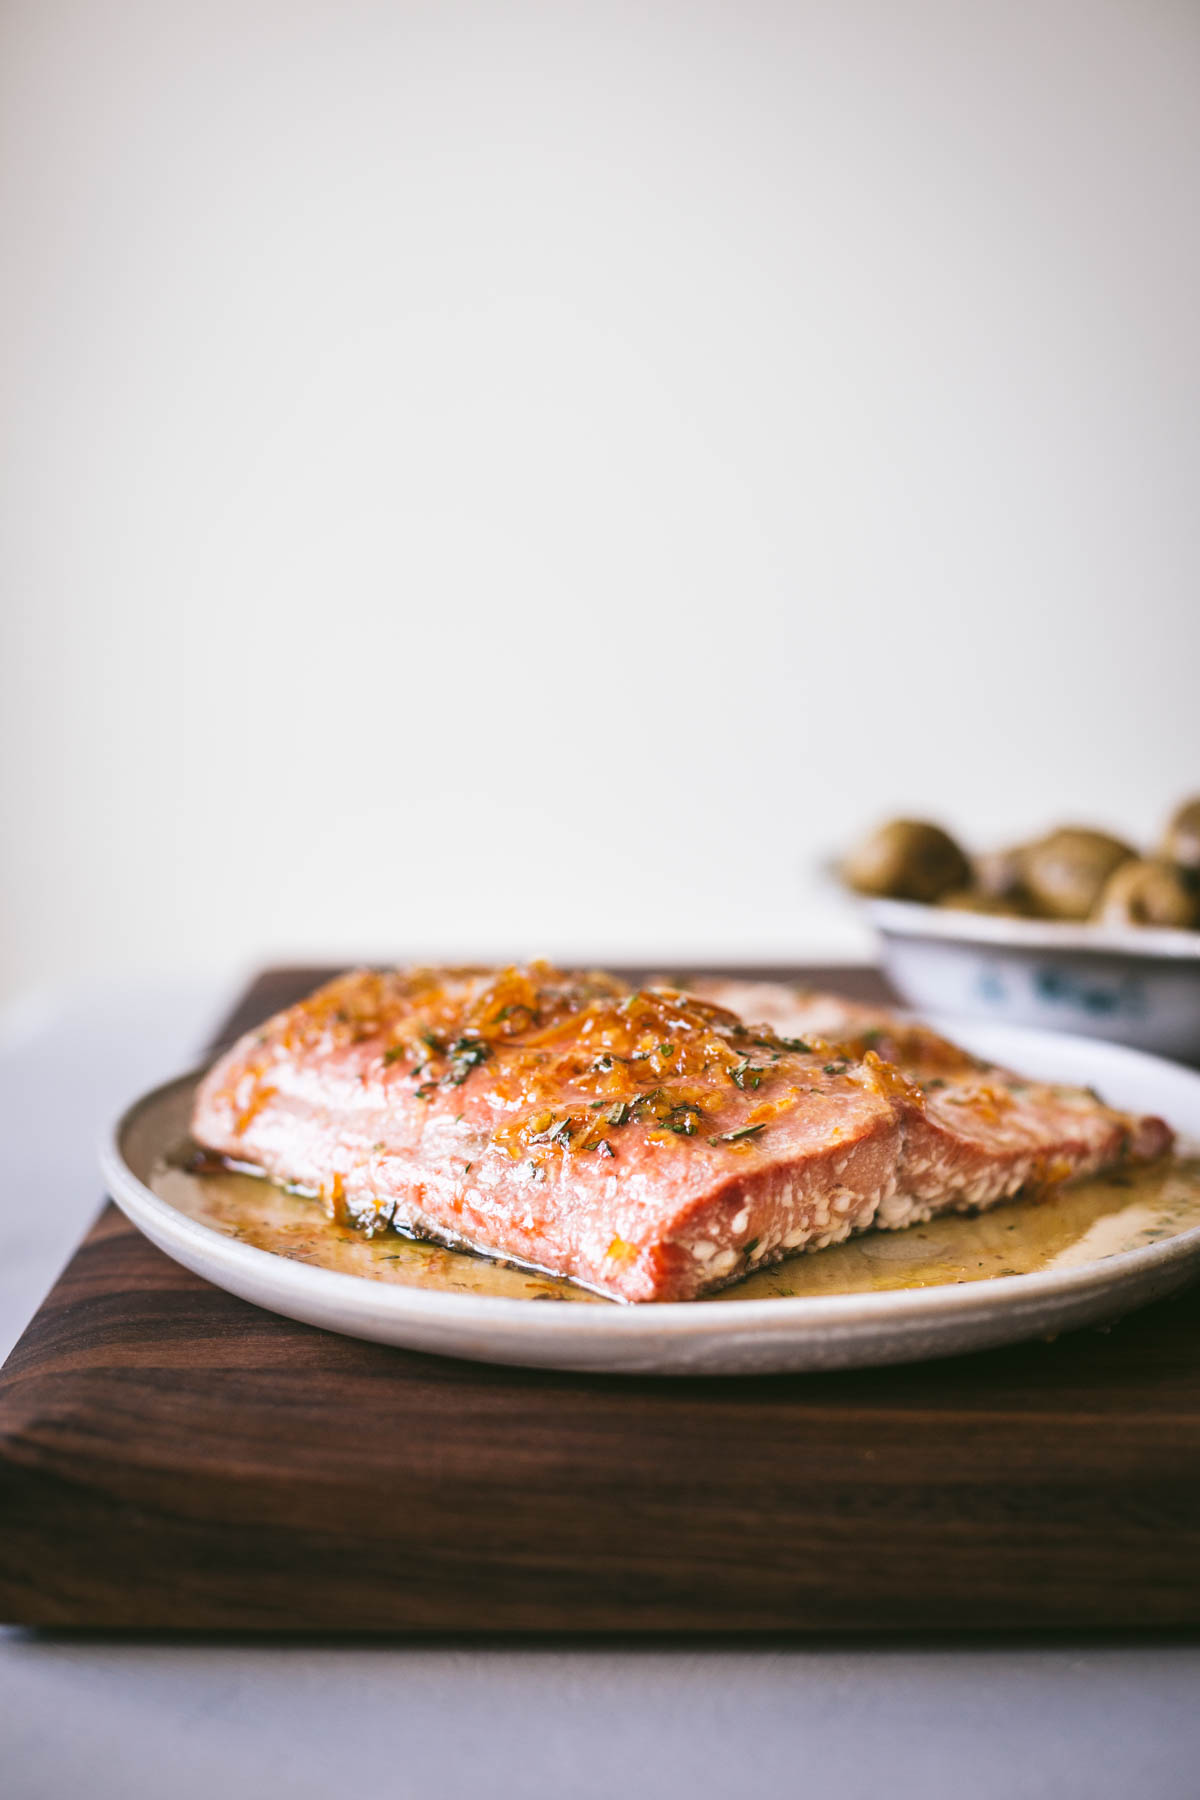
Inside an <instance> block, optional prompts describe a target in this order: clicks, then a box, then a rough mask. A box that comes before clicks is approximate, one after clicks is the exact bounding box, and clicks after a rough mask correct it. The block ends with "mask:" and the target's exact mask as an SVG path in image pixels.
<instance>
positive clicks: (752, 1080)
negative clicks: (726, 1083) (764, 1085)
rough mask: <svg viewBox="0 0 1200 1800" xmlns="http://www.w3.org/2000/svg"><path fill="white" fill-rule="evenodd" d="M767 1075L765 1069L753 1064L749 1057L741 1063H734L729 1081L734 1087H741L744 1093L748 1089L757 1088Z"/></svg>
mask: <svg viewBox="0 0 1200 1800" xmlns="http://www.w3.org/2000/svg"><path fill="white" fill-rule="evenodd" d="M765 1074H766V1070H765V1069H763V1068H761V1067H759V1066H758V1065H757V1064H755V1063H752V1062H751V1061H750V1058H749V1057H748V1056H744V1057H743V1058H742V1060H741V1062H740V1063H734V1065H733V1067H732V1068H731V1069H730V1071H729V1079H730V1081H732V1083H733V1085H734V1087H739V1088H741V1089H742V1090H743V1092H744V1091H745V1089H746V1088H748V1087H751V1088H756V1087H757V1086H758V1084H759V1082H760V1081H761V1080H762V1078H763V1076H764V1075H765Z"/></svg>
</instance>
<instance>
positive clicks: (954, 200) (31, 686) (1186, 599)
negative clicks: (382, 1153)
mask: <svg viewBox="0 0 1200 1800" xmlns="http://www.w3.org/2000/svg"><path fill="white" fill-rule="evenodd" d="M0 32H2V37H0V84H2V92H0V133H2V134H3V143H2V146H0V184H2V187H0V207H2V217H0V244H2V246H3V250H2V254H3V263H4V268H3V274H2V277H0V309H2V311H3V322H2V330H0V361H2V367H0V383H2V391H3V395H4V400H3V415H4V425H3V431H4V434H5V456H6V467H5V472H4V482H3V508H4V518H3V535H2V549H0V556H2V567H0V599H2V605H3V646H2V666H0V730H2V732H3V759H2V767H0V829H2V833H3V837H2V849H3V857H4V869H3V875H4V885H3V899H2V913H0V928H2V935H0V993H8V994H10V995H11V994H14V993H18V992H20V991H23V990H25V989H28V988H31V987H36V986H38V985H39V984H44V983H46V982H47V981H63V980H66V979H69V978H75V977H79V976H84V975H95V974H98V973H103V974H105V975H107V976H124V975H129V974H134V973H140V974H141V975H142V976H143V977H144V976H146V975H154V974H155V973H156V972H166V971H168V970H171V971H181V970H186V971H190V972H193V973H194V972H195V971H197V970H200V971H202V970H203V969H205V968H207V967H209V966H213V967H215V966H217V965H225V964H228V963H229V962H231V961H235V960H241V961H250V960H252V959H253V958H255V957H257V956H261V955H281V954H282V955H289V954H307V953H324V954H332V955H342V954H350V955H352V954H355V953H366V954H372V955H383V954H387V953H389V952H391V953H396V954H408V953H413V952H438V951H452V952H460V953H461V952H492V951H496V952H502V951H507V950H511V951H517V952H519V951H525V950H531V949H537V948H542V949H546V950H549V951H552V952H562V953H565V954H570V953H574V954H583V955H587V954H592V955H597V956H601V955H605V954H608V953H612V952H616V951H621V950H638V951H642V950H645V951H647V952H649V953H652V954H653V953H662V952H664V951H668V952H669V951H670V950H673V949H677V950H679V951H680V952H681V953H683V954H687V955H695V954H697V953H699V954H706V953H710V952H712V953H716V952H718V951H724V952H726V953H742V954H750V955H754V954H758V955H761V956H764V957H766V956H769V955H770V954H772V953H780V952H782V953H788V952H790V953H792V954H800V953H802V952H803V951H804V950H806V949H809V948H811V947H813V946H814V945H815V944H818V943H821V944H829V943H834V942H841V943H846V942H848V941H850V938H849V936H848V933H849V931H850V928H849V927H848V926H847V925H846V924H845V923H844V922H842V921H841V919H840V915H839V914H838V913H837V912H836V910H829V908H828V903H827V901H824V900H823V899H822V897H821V893H820V889H819V886H818V885H817V884H816V883H815V881H814V878H813V875H812V868H813V865H814V862H815V860H816V859H818V858H820V857H822V856H823V855H824V854H826V853H827V852H828V851H829V850H830V848H831V847H833V846H836V845H837V844H839V843H840V842H841V841H842V840H843V839H844V838H845V837H846V835H847V833H850V832H853V831H854V830H856V829H857V828H858V827H859V826H860V825H861V824H863V823H865V822H867V821H869V820H870V819H871V818H873V817H874V816H876V815H878V814H882V813H887V812H888V811H890V810H893V809H896V808H904V809H918V810H921V811H925V812H929V813H933V814H934V815H939V816H944V817H946V818H947V819H948V820H949V821H950V822H952V823H953V824H955V825H957V826H959V827H960V828H961V829H962V830H963V831H964V832H967V833H969V834H970V835H972V836H974V837H975V838H977V839H979V840H983V841H986V840H989V839H1002V838H1004V837H1005V836H1007V835H1008V834H1010V833H1023V832H1026V831H1028V830H1031V829H1032V828H1034V827H1037V826H1040V825H1043V824H1046V823H1050V822H1053V821H1054V820H1055V818H1057V817H1059V816H1061V815H1079V816H1082V817H1085V818H1089V817H1090V818H1095V819H1097V820H1101V821H1107V822H1111V823H1112V824H1115V825H1117V826H1118V827H1122V828H1124V829H1127V830H1130V831H1133V832H1135V833H1141V834H1143V835H1144V834H1145V833H1146V832H1148V831H1152V830H1153V829H1156V828H1157V826H1158V824H1159V822H1160V820H1161V816H1162V815H1163V813H1164V812H1165V810H1166V809H1167V807H1168V806H1169V804H1170V803H1171V802H1172V801H1173V800H1174V799H1175V798H1176V797H1177V796H1178V794H1179V793H1180V792H1181V791H1184V790H1187V789H1197V788H1200V711H1198V708H1197V704H1196V699H1197V681H1198V676H1200V579H1198V578H1200V528H1198V519H1200V507H1198V505H1197V487H1198V476H1200V454H1198V451H1200V427H1198V419H1200V203H1198V196H1200V103H1198V99H1197V96H1198V93H1200V7H1197V6H1196V5H1195V4H1194V3H1193V0H1177V3H1172V0H1139V3H1138V4H1136V5H1135V4H1130V3H1129V0H1120V3H1116V0H1114V3H1111V4H1106V3H1104V0H1031V3H1029V4H1024V5H1022V4H1013V3H1011V0H993V3H987V4H974V5H972V4H965V3H962V0H913V3H911V4H896V3H895V0H875V3H872V0H836V3H835V0H827V3H825V4H816V3H815V0H810V3H800V0H793V3H786V0H774V3H767V0H740V3H739V4H738V5H736V6H734V5H729V4H726V5H716V4H704V3H702V0H701V3H698V4H688V5H683V4H679V5H661V4H659V5H655V4H648V3H647V0H637V3H636V4H633V3H631V4H628V5H622V4H620V3H617V0H595V3H593V4H584V5H572V4H569V3H565V0H554V3H547V4H544V5H536V4H531V3H529V0H517V3H515V4H514V3H513V0H509V3H507V4H505V5H503V6H501V5H496V4H494V3H491V0H488V3H485V4H480V5H478V6H471V5H468V4H464V3H462V0H438V3H432V0H431V3H429V4H418V3H416V0H374V3H372V0H350V3H349V4H336V3H335V0H314V3H313V4H307V5H305V4H299V3H295V0H293V3H291V4H287V5H284V4H282V3H278V0H255V4H253V5H249V6H247V5H245V4H242V0H189V3H187V4H182V5H181V4H171V3H170V0H142V3H137V0H8V4H7V6H6V7H5V8H4V10H3V14H2V15H0Z"/></svg>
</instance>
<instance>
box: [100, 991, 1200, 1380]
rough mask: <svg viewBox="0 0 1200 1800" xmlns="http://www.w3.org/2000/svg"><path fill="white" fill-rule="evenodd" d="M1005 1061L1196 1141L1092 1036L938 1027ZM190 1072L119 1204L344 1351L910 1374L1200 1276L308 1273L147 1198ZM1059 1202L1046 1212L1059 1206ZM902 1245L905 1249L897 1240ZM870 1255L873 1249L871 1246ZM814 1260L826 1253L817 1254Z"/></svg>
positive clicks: (1171, 1271) (151, 1102)
mask: <svg viewBox="0 0 1200 1800" xmlns="http://www.w3.org/2000/svg"><path fill="white" fill-rule="evenodd" d="M931 1023H932V1024H933V1025H934V1026H935V1028H938V1029H941V1030H943V1031H946V1032H948V1033H952V1034H953V1035H955V1036H956V1037H957V1040H958V1041H959V1042H960V1043H963V1044H965V1045H966V1047H967V1048H969V1049H971V1050H974V1051H975V1052H976V1053H978V1054H980V1055H983V1056H986V1057H988V1058H990V1059H992V1060H994V1061H996V1062H1000V1063H1004V1064H1006V1065H1008V1066H1010V1067H1016V1068H1019V1069H1021V1070H1022V1071H1023V1072H1024V1073H1026V1074H1028V1075H1031V1076H1033V1077H1035V1078H1038V1079H1043V1080H1048V1081H1069V1082H1076V1083H1088V1084H1091V1085H1094V1086H1095V1087H1096V1088H1098V1089H1099V1091H1100V1092H1101V1093H1103V1095H1104V1097H1105V1098H1106V1099H1107V1100H1109V1101H1110V1102H1111V1103H1112V1104H1114V1105H1116V1106H1120V1107H1125V1108H1128V1109H1129V1110H1131V1111H1136V1112H1153V1113H1158V1114H1161V1115H1162V1116H1163V1117H1165V1118H1167V1119H1168V1120H1169V1121H1170V1122H1171V1124H1172V1125H1173V1126H1174V1127H1175V1128H1176V1130H1177V1131H1179V1132H1181V1133H1183V1134H1185V1135H1186V1136H1187V1137H1189V1138H1193V1139H1200V1074H1196V1073H1193V1072H1192V1071H1191V1070H1188V1069H1183V1068H1180V1067H1178V1066H1177V1065H1175V1064H1173V1063H1167V1062H1163V1061H1160V1060H1159V1059H1158V1058H1156V1057H1151V1056H1146V1055H1144V1054H1142V1053H1141V1052H1139V1051H1134V1050H1126V1049H1123V1048H1119V1047H1118V1046H1116V1045H1112V1044H1104V1043H1098V1042H1095V1041H1092V1040H1089V1039H1085V1038H1074V1037H1068V1036H1065V1035H1060V1034H1053V1033H1041V1032H1033V1031H1024V1030H1017V1029H1014V1028H1011V1027H1004V1026H994V1025H988V1026H984V1025H978V1024H975V1025H971V1026H964V1025H962V1024H961V1022H960V1023H958V1024H954V1023H952V1022H951V1021H948V1020H946V1019H937V1018H934V1019H933V1020H931ZM197 1078H198V1077H197V1074H196V1073H195V1072H193V1073H192V1074H190V1075H187V1076H182V1077H180V1078H179V1080H177V1081H175V1082H171V1083H169V1084H168V1085H167V1086H166V1087H162V1088H156V1089H155V1090H154V1091H153V1092H152V1093H150V1094H147V1095H146V1096H144V1098H142V1099H141V1100H139V1101H137V1102H136V1103H135V1104H134V1105H133V1106H132V1107H130V1109H129V1110H128V1112H126V1113H125V1114H124V1116H123V1117H122V1118H121V1119H120V1121H119V1122H118V1124H117V1126H116V1128H115V1130H114V1131H113V1133H112V1136H111V1138H110V1139H109V1140H108V1141H107V1142H106V1143H105V1145H104V1147H103V1150H102V1156H101V1161H102V1167H103V1170H104V1175H105V1179H106V1181H107V1183H108V1190H109V1192H110V1193H111V1194H112V1196H113V1198H114V1199H115V1200H116V1202H117V1204H118V1206H120V1207H121V1208H122V1210H123V1211H124V1212H125V1213H126V1214H127V1215H128V1217H129V1218H130V1219H131V1220H132V1221H133V1223H134V1224H135V1225H137V1226H138V1227H139V1228H140V1229H141V1230H142V1231H143V1232H145V1234H146V1236H147V1237H148V1238H150V1239H151V1241H152V1242H153V1243H155V1244H157V1245H158V1247H159V1248H160V1249H161V1250H164V1251H165V1252H166V1253H167V1255H168V1256H171V1257H174V1259H175V1260H176V1261H177V1262H180V1263H182V1264H183V1265H184V1266H185V1267H186V1268H189V1269H192V1270H193V1271H194V1272H195V1273H196V1274H198V1275H202V1276H204V1277H205V1279H206V1280H208V1281H211V1282H214V1283H215V1284H216V1285H217V1286H218V1287H222V1288H225V1289H227V1290H228V1291H229V1292H230V1293H233V1294H238V1295H240V1296H241V1298H242V1299H244V1300H250V1301H253V1302H254V1304H255V1305H257V1306H262V1307H266V1308H267V1309H268V1310H269V1311H271V1312H277V1313H282V1314H284V1315H285V1316H286V1317H288V1318H292V1319H301V1320H304V1321H305V1322H306V1323H308V1324H310V1325H319V1326H322V1327H324V1329H326V1330H328V1331H338V1332H343V1333H345V1334H346V1335H348V1336H350V1337H360V1338H371V1339H375V1340H377V1341H379V1342H381V1343H385V1344H399V1345H404V1346H406V1347H408V1348H410V1349H416V1350H428V1351H435V1352H437V1353H438V1354H440V1355H444V1356H463V1357H470V1358H473V1359H475V1360H477V1361H482V1362H496V1363H517V1364H523V1365H527V1366H531V1367H541V1368H553V1369H585V1370H593V1371H598V1372H606V1373H621V1374H647V1375H749V1374H759V1373H765V1372H771V1371H779V1370H797V1369H833V1368H848V1367H852V1366H856V1365H863V1364H877V1363H892V1362H915V1361H919V1360H922V1359H924V1358H928V1357H937V1356H950V1355H954V1354H956V1353H958V1352H960V1351H964V1350H975V1349H982V1348H985V1347H988V1346H991V1345H996V1344H1005V1343H1013V1342H1017V1341H1019V1340H1021V1339H1026V1338H1033V1337H1039V1336H1048V1335H1050V1334H1053V1333H1057V1332H1061V1331H1066V1330H1070V1329H1072V1328H1074V1327H1078V1326H1083V1325H1089V1324H1097V1323H1101V1322H1103V1321H1105V1320H1109V1319H1112V1318H1114V1317H1116V1316H1118V1315H1119V1314H1121V1313H1125V1312H1129V1311H1131V1310H1132V1309H1133V1308H1134V1307H1137V1306H1142V1305H1144V1304H1145V1303H1146V1302H1147V1301H1150V1300H1155V1299H1157V1298H1158V1297H1159V1296H1161V1295H1163V1294H1167V1293H1170V1292H1171V1291H1172V1290H1174V1289H1176V1288H1178V1287H1180V1286H1182V1285H1183V1284H1184V1282H1186V1281H1187V1280H1188V1279H1189V1278H1191V1277H1192V1276H1193V1275H1195V1274H1197V1273H1200V1226H1196V1227H1194V1228H1192V1229H1188V1230H1184V1231H1181V1232H1179V1233H1178V1234H1177V1235H1174V1236H1169V1237H1166V1238H1163V1239H1161V1240H1160V1241H1158V1242H1153V1243H1147V1244H1144V1245H1142V1246H1140V1247H1137V1248H1134V1249H1128V1250H1121V1251H1119V1252H1117V1253H1116V1254H1111V1255H1108V1256H1101V1257H1098V1258H1097V1259H1096V1260H1094V1261H1088V1262H1083V1263H1081V1264H1078V1265H1077V1266H1072V1267H1060V1268H1051V1269H1045V1270H1040V1271H1038V1272H1036V1273H1034V1274H1028V1275H1010V1276H997V1277H994V1278H991V1279H987V1280H977V1281H972V1282H968V1283H965V1284H952V1285H947V1286H932V1287H920V1288H900V1289H893V1290H890V1291H886V1292H867V1293H861V1292H856V1293H846V1294H839V1293H831V1294H821V1295H817V1296H804V1297H798V1298H782V1299H765V1300H764V1299H754V1300H739V1299H737V1298H736V1294H734V1297H732V1298H729V1299H726V1300H724V1301H722V1302H721V1303H719V1304H714V1303H711V1302H703V1301H701V1302H692V1303H689V1304H670V1305H645V1306H616V1305H606V1304H597V1305H557V1306H546V1305H539V1304H537V1303H536V1302H535V1301H533V1300H531V1299H519V1298H508V1297H498V1296H494V1295H477V1294H472V1293H464V1292H456V1291H439V1290H437V1289H430V1288H427V1287H407V1286H403V1285H396V1284H393V1283H389V1282H383V1281H377V1280H370V1279H365V1278H363V1277H362V1276H360V1275H351V1274H345V1273H342V1272H340V1271H336V1270H332V1269H326V1268H321V1267H318V1266H313V1265H311V1264H308V1263H303V1262H297V1261H294V1260H291V1259H289V1258H288V1257H286V1256H282V1255H278V1254H275V1253H273V1252H271V1251H267V1250H262V1249H258V1248H256V1247H254V1246H253V1245H250V1244H247V1243H244V1242H241V1241H239V1240H238V1239H237V1238H233V1237H229V1236H226V1235H223V1234H222V1233H221V1232H219V1231H216V1230H213V1229H212V1228H211V1227H209V1226H207V1225H204V1224H201V1223H199V1222H198V1221H197V1220H196V1219H194V1218H191V1217H189V1216H188V1215H187V1214H186V1213H183V1212H181V1211H179V1210H177V1209H176V1208H175V1207H174V1206H171V1205H169V1204H168V1203H167V1202H166V1201H165V1200H163V1199H161V1198H160V1197H159V1196H158V1195H157V1194H155V1193H154V1192H152V1190H151V1188H150V1186H149V1185H148V1183H149V1179H150V1174H151V1170H152V1169H153V1168H154V1166H155V1164H156V1163H157V1162H158V1161H159V1160H160V1159H161V1158H162V1157H163V1156H164V1155H165V1154H166V1152H167V1151H168V1150H170V1149H172V1148H174V1147H175V1145H176V1144H177V1143H178V1141H179V1137H180V1128H181V1121H182V1120H186V1117H187V1109H188V1101H189V1096H190V1092H191V1088H192V1087H193V1086H194V1084H195V1082H196V1080H197ZM1050 1204H1053V1202H1051V1203H1050ZM896 1235H897V1236H899V1235H901V1234H896ZM862 1241H863V1242H866V1240H865V1239H864V1240H862ZM815 1254H818V1255H820V1254H824V1253H823V1252H817V1253H815Z"/></svg>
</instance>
